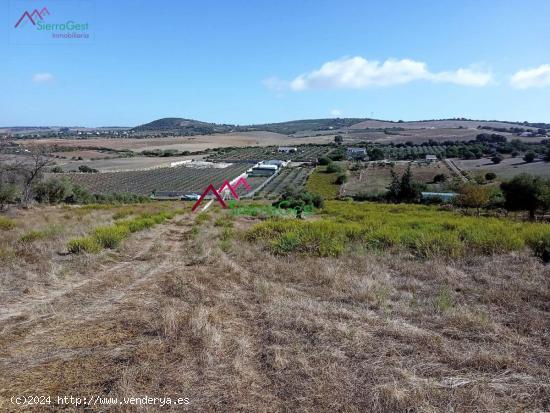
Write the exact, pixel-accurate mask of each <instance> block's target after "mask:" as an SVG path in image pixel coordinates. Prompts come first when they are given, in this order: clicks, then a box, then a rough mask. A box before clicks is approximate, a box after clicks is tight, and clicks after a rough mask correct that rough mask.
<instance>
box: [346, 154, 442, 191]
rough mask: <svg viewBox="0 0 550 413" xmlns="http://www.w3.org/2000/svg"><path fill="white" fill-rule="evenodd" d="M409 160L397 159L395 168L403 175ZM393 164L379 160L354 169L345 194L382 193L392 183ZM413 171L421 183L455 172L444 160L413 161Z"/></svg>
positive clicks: (398, 173)
mask: <svg viewBox="0 0 550 413" xmlns="http://www.w3.org/2000/svg"><path fill="white" fill-rule="evenodd" d="M408 165H409V162H407V161H397V162H395V163H394V167H393V169H394V170H395V172H396V173H397V175H399V176H401V175H402V174H403V172H404V171H405V170H406V169H407V166H408ZM391 170H392V166H391V165H389V164H383V163H379V162H368V163H367V164H366V168H364V169H361V170H359V171H352V172H351V175H350V178H349V181H348V182H346V184H345V185H344V189H343V193H344V195H348V196H353V195H357V194H381V193H384V192H386V189H387V187H388V186H389V184H390V183H391ZM411 171H412V173H413V177H414V179H415V180H416V181H418V182H421V183H430V182H433V179H434V176H436V175H438V174H444V175H446V176H447V177H448V178H451V177H452V176H453V174H452V173H451V171H450V170H449V168H447V166H446V165H445V163H443V162H440V161H438V162H434V163H430V164H427V163H425V162H412V163H411Z"/></svg>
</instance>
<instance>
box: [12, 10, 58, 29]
mask: <svg viewBox="0 0 550 413" xmlns="http://www.w3.org/2000/svg"><path fill="white" fill-rule="evenodd" d="M46 15H47V16H49V15H50V12H49V11H48V9H47V8H46V7H44V8H42V10H40V11H38V10H37V9H34V10H33V11H32V13H29V12H28V11H25V12H24V13H23V14H22V15H21V17H20V18H19V20H17V23H15V28H16V29H17V28H18V27H19V25H20V24H21V22H22V21H23V19H24V18H25V17H26V18H27V19H28V20H29V21H30V22H31V23H32V24H33V25H36V22H35V20H34V19H36V18H37V17H38V18H39V19H40V20H43V19H44V16H46ZM33 17H34V19H33Z"/></svg>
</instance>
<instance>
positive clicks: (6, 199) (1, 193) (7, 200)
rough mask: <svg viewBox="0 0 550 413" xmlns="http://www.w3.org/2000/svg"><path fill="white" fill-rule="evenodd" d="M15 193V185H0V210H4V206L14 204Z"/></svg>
mask: <svg viewBox="0 0 550 413" xmlns="http://www.w3.org/2000/svg"><path fill="white" fill-rule="evenodd" d="M17 192H18V191H17V187H16V186H15V185H13V184H4V183H0V210H2V209H4V206H5V205H8V204H13V203H15V200H16V198H17Z"/></svg>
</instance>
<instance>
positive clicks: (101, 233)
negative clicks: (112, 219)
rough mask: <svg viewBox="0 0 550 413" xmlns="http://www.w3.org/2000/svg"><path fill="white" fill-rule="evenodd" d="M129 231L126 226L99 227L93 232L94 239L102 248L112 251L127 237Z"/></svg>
mask: <svg viewBox="0 0 550 413" xmlns="http://www.w3.org/2000/svg"><path fill="white" fill-rule="evenodd" d="M129 233H130V229H129V228H128V226H126V225H110V226H107V227H99V228H96V229H95V231H94V235H93V236H94V238H95V240H96V241H97V243H98V244H99V245H101V246H102V247H103V248H111V249H114V248H116V247H118V246H119V245H120V243H121V242H122V240H123V239H124V238H126V237H127V236H128V234H129Z"/></svg>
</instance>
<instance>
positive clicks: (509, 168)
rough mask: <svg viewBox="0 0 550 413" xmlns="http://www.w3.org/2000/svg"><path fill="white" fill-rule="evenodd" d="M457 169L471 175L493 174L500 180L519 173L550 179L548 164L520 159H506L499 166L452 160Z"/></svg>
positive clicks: (473, 160)
mask: <svg viewBox="0 0 550 413" xmlns="http://www.w3.org/2000/svg"><path fill="white" fill-rule="evenodd" d="M453 162H454V163H455V164H456V166H457V167H458V168H460V169H461V170H463V171H466V172H469V173H471V174H477V173H480V174H485V173H487V172H494V173H495V174H497V178H498V179H500V180H505V179H510V178H513V177H514V176H516V175H519V174H521V173H528V174H532V175H537V176H542V177H545V178H550V163H549V162H543V161H537V162H532V163H526V162H525V161H524V160H523V159H522V158H506V159H504V160H503V161H502V162H500V163H499V164H494V163H493V162H492V161H491V160H490V159H486V158H483V159H471V160H465V159H453Z"/></svg>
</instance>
